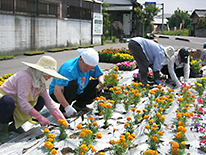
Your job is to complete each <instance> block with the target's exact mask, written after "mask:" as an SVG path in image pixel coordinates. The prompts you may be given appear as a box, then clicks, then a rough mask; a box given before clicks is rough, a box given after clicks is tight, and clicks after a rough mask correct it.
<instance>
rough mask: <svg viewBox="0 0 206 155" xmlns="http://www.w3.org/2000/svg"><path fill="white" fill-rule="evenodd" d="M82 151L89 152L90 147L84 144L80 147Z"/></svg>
mask: <svg viewBox="0 0 206 155" xmlns="http://www.w3.org/2000/svg"><path fill="white" fill-rule="evenodd" d="M80 149H81V150H82V151H88V147H87V146H86V145H85V144H82V145H81V146H80Z"/></svg>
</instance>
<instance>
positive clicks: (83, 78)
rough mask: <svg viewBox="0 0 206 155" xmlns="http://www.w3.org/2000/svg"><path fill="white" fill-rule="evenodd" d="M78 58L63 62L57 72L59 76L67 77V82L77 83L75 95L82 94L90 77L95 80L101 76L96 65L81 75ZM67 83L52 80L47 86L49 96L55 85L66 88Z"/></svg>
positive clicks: (100, 71)
mask: <svg viewBox="0 0 206 155" xmlns="http://www.w3.org/2000/svg"><path fill="white" fill-rule="evenodd" d="M79 58H80V57H77V58H74V59H71V60H69V61H67V62H65V63H64V64H63V65H62V66H61V67H60V68H59V70H58V71H57V72H58V73H59V74H61V75H63V76H65V77H67V78H68V79H69V81H73V80H75V81H77V84H78V89H77V94H81V93H83V91H84V89H85V87H86V86H87V85H88V83H89V80H90V77H93V78H97V77H99V76H100V75H102V74H103V72H102V70H101V69H100V67H99V66H98V65H97V66H96V67H95V68H94V69H92V70H91V71H89V72H86V73H83V72H82V71H81V70H80V68H79ZM69 81H66V80H60V79H56V78H54V79H53V80H52V82H51V84H50V86H49V94H52V93H53V92H54V87H55V85H59V86H67V85H68V83H69Z"/></svg>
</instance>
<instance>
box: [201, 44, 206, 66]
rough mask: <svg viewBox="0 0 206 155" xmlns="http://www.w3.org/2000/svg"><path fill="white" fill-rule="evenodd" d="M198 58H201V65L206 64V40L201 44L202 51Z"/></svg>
mask: <svg viewBox="0 0 206 155" xmlns="http://www.w3.org/2000/svg"><path fill="white" fill-rule="evenodd" d="M200 59H201V60H202V65H206V42H205V43H204V44H203V51H202V53H201V56H200Z"/></svg>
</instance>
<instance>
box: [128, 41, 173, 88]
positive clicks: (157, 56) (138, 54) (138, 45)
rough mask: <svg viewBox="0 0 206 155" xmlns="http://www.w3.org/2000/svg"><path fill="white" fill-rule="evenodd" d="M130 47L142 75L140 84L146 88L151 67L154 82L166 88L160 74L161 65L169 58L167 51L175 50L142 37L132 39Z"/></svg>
mask: <svg viewBox="0 0 206 155" xmlns="http://www.w3.org/2000/svg"><path fill="white" fill-rule="evenodd" d="M128 47H129V50H130V51H131V53H132V55H133V56H134V58H135V60H136V62H137V65H138V68H139V73H140V74H139V76H140V82H142V83H143V84H144V85H145V86H146V85H147V83H148V81H147V77H148V76H147V74H148V67H149V66H151V68H152V70H153V74H154V82H155V83H156V84H161V85H163V86H164V85H165V84H164V83H163V82H162V81H160V74H159V72H160V69H161V63H162V62H163V60H164V58H166V57H167V51H168V50H173V48H171V47H170V46H168V47H165V48H163V47H162V46H161V45H160V44H158V43H156V42H155V41H153V40H149V39H145V38H142V37H134V38H131V40H130V41H129V44H128ZM165 56H166V57H165Z"/></svg>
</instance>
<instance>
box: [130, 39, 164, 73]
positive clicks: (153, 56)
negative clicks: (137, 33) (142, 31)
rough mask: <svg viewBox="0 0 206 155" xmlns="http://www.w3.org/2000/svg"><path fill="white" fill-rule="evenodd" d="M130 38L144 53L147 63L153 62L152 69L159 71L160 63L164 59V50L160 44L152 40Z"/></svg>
mask: <svg viewBox="0 0 206 155" xmlns="http://www.w3.org/2000/svg"><path fill="white" fill-rule="evenodd" d="M131 40H134V41H136V42H137V43H138V44H139V45H140V46H141V47H142V50H143V52H144V53H145V55H146V57H147V60H148V61H149V64H153V69H152V70H153V71H154V72H155V71H159V70H160V69H161V63H162V62H163V60H164V57H165V52H164V49H163V47H162V46H161V45H159V44H157V43H156V42H154V41H153V40H149V39H145V38H141V37H134V38H131Z"/></svg>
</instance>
